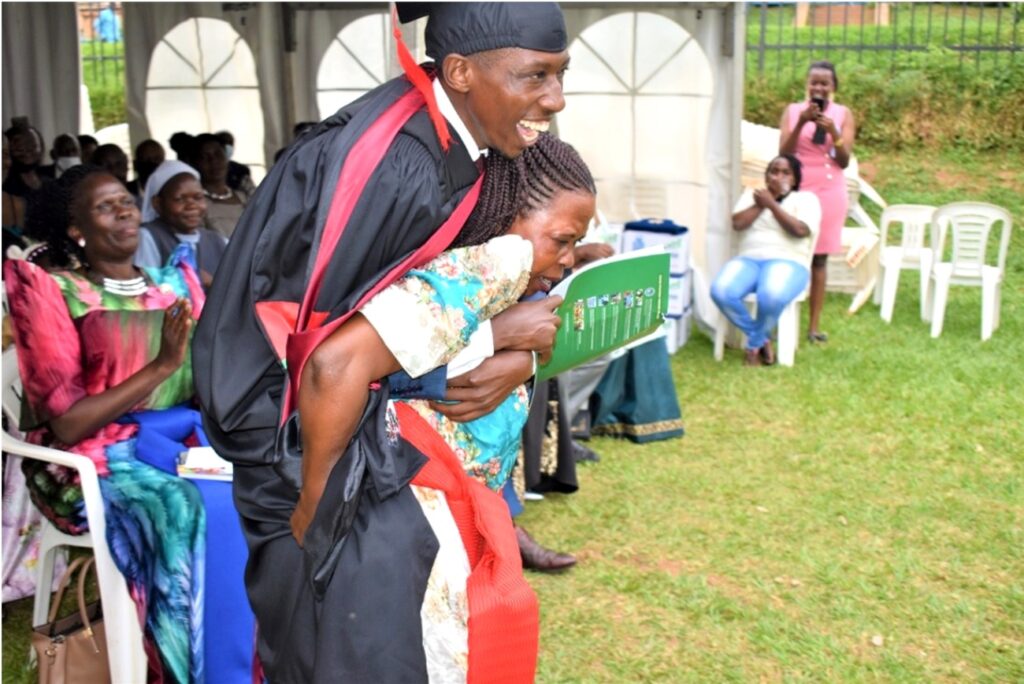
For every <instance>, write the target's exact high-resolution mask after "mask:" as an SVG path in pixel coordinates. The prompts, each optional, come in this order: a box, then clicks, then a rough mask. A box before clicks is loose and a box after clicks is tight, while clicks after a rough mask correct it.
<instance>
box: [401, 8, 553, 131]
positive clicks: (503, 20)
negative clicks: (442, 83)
mask: <svg viewBox="0 0 1024 684" xmlns="http://www.w3.org/2000/svg"><path fill="white" fill-rule="evenodd" d="M391 12H392V14H391V20H392V32H393V34H394V37H395V44H396V47H397V49H398V61H399V63H400V64H401V65H402V70H403V71H404V72H405V74H406V76H407V77H408V78H409V80H410V81H411V82H412V84H413V85H414V86H415V87H416V89H417V90H419V91H420V92H421V93H422V94H423V99H424V100H425V101H426V103H427V110H428V112H429V113H430V118H431V121H433V123H434V129H435V130H436V131H437V136H438V139H439V140H440V142H441V148H442V149H444V150H447V149H448V145H449V142H450V141H451V135H450V133H449V132H448V125H447V124H446V123H445V121H444V117H443V116H442V115H441V112H440V110H439V109H438V107H437V101H436V99H435V98H434V92H433V89H432V88H431V86H430V78H429V77H428V76H427V75H426V74H425V73H424V72H423V69H421V68H420V67H419V65H417V64H416V62H415V60H413V58H412V55H411V54H410V52H409V49H408V48H407V47H406V45H405V41H403V40H402V32H401V31H400V30H399V29H398V22H399V21H400V22H401V23H403V24H404V23H408V22H410V21H414V20H416V19H420V18H421V17H427V30H426V43H427V55H429V56H430V57H431V58H433V59H434V61H436V62H438V63H440V62H443V61H444V58H445V57H447V56H448V55H450V54H451V53H453V52H456V53H459V54H461V55H471V54H473V53H475V52H483V51H485V50H498V49H500V48H510V47H515V48H523V49H525V50H540V51H542V52H561V51H562V50H565V49H566V32H565V17H563V16H562V10H561V9H560V8H559V7H558V5H557V4H556V3H553V2H396V3H394V5H393V6H392V9H391Z"/></svg>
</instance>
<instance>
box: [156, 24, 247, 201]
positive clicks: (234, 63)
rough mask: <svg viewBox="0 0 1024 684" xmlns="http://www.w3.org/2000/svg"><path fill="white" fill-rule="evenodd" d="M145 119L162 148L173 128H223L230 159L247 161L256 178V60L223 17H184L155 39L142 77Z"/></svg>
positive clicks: (204, 130)
mask: <svg viewBox="0 0 1024 684" xmlns="http://www.w3.org/2000/svg"><path fill="white" fill-rule="evenodd" d="M146 120H147V122H148V123H149V131H150V135H152V136H153V138H154V139H156V140H158V141H159V142H160V143H161V144H162V145H164V147H167V140H168V139H169V138H170V137H171V135H173V134H174V133H176V132H178V131H185V132H187V133H192V134H193V135H196V134H199V133H215V132H217V131H220V130H224V129H227V130H229V131H231V133H232V134H233V135H234V137H235V153H234V155H233V156H232V159H233V160H234V161H237V162H239V163H241V164H248V165H249V167H250V168H251V169H252V175H253V180H254V181H255V182H256V183H259V182H260V181H261V180H262V179H263V176H264V175H266V158H265V156H264V152H263V107H262V105H261V104H260V94H259V82H258V80H257V78H256V64H255V62H254V61H253V56H252V51H251V50H250V49H249V46H248V45H246V43H245V41H244V40H243V39H242V37H241V36H240V35H238V33H237V32H236V31H235V29H234V28H232V27H231V25H230V24H229V23H228V22H226V21H222V20H220V19H207V18H198V19H187V20H186V21H183V22H181V23H180V24H178V25H177V26H175V27H174V28H173V29H171V30H170V31H168V32H167V34H166V35H165V36H164V37H163V38H162V39H161V40H160V42H159V43H157V46H156V48H154V50H153V57H152V59H151V60H150V62H149V74H148V75H147V77H146ZM168 156H170V157H171V158H173V152H171V151H170V150H169V149H168Z"/></svg>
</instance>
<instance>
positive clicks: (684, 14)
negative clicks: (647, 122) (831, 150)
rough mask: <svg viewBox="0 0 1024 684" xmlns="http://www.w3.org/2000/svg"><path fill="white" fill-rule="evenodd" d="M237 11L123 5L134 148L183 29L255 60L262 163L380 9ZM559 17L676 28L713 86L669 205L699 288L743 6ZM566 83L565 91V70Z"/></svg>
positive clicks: (714, 266)
mask: <svg viewBox="0 0 1024 684" xmlns="http://www.w3.org/2000/svg"><path fill="white" fill-rule="evenodd" d="M5 6H6V5H5ZM239 6H240V7H243V8H244V9H237V10H225V9H224V5H222V4H220V3H201V2H191V3H175V4H170V3H125V5H124V7H125V34H126V44H125V54H126V57H127V70H126V72H127V73H126V77H127V80H128V93H127V99H128V108H129V124H130V126H131V131H132V142H133V144H137V143H138V142H139V141H141V140H142V139H144V138H146V137H148V136H149V129H148V125H147V123H146V118H145V96H146V77H147V73H148V70H149V61H150V57H151V55H152V52H153V47H154V46H155V45H156V44H157V42H158V41H159V40H160V39H161V38H162V37H163V36H164V34H166V33H167V32H168V31H169V30H171V29H172V28H173V27H174V26H175V25H177V24H178V23H180V22H182V21H184V20H185V19H188V18H190V17H210V18H216V19H223V20H225V21H227V22H229V23H230V24H231V25H232V26H233V27H234V29H235V30H236V31H237V32H238V34H239V35H241V36H242V38H244V39H245V41H246V43H247V44H248V46H249V48H250V49H251V50H252V52H253V54H254V55H255V58H256V73H257V78H258V80H259V88H260V101H261V104H262V107H263V113H262V115H263V117H264V131H265V140H264V148H265V152H266V158H267V161H268V163H269V162H270V161H271V160H272V158H273V154H274V152H275V151H276V150H278V149H280V148H281V147H283V146H285V145H286V144H287V143H288V142H290V141H291V139H292V132H291V127H292V125H293V124H294V123H295V122H297V121H302V120H312V119H319V118H321V117H320V115H319V114H320V113H319V111H318V106H317V75H318V72H319V69H320V66H321V60H322V58H323V56H324V54H325V52H326V51H327V48H328V47H329V46H330V44H331V41H333V40H334V38H335V36H337V34H338V33H339V32H340V31H341V30H342V29H343V28H344V27H345V26H347V25H348V24H349V23H351V22H352V21H354V20H356V19H358V18H360V17H363V16H365V15H367V14H373V13H380V12H382V11H387V5H386V4H384V3H346V4H339V5H336V6H333V7H330V8H329V9H328V8H326V7H325V6H324V5H316V6H314V7H316V8H310V9H306V7H303V6H301V5H300V6H298V7H294V8H291V9H287V8H286V7H285V6H284V5H283V4H282V3H252V4H248V5H245V4H240V5H239ZM328 7H329V6H328ZM562 9H563V11H564V13H565V18H566V27H567V30H568V34H569V40H570V42H571V41H572V40H574V39H575V38H577V37H578V36H579V35H580V34H581V33H582V32H583V31H584V30H586V28H587V27H589V26H591V25H593V24H594V23H595V22H597V21H600V20H602V19H605V18H607V17H609V16H612V15H614V14H618V13H621V12H651V13H655V14H659V15H661V16H663V17H666V18H668V19H671V20H672V21H674V22H675V23H677V24H679V25H680V26H681V27H683V29H685V31H686V32H687V33H689V34H690V36H691V37H692V38H693V39H694V40H695V41H696V42H697V44H698V45H699V47H700V49H701V51H702V52H703V54H704V57H705V58H706V60H707V63H708V66H709V68H710V70H711V74H712V83H713V87H712V90H711V94H710V100H709V101H705V102H704V104H703V105H702V106H704V107H706V108H707V113H706V114H705V115H702V116H704V117H705V118H706V121H707V130H696V131H693V132H692V134H691V135H692V136H693V138H694V142H693V144H692V145H690V146H688V147H687V149H688V150H689V153H688V154H687V155H686V156H687V157H689V158H687V159H685V160H681V163H684V162H685V163H686V164H687V166H688V168H690V172H688V173H690V176H692V177H693V178H695V179H696V180H691V181H687V182H686V183H687V185H688V186H689V187H688V189H687V191H686V193H689V194H686V193H682V192H680V193H677V199H676V201H675V202H674V203H673V202H670V203H669V206H670V208H672V207H679V206H682V207H683V209H682V210H676V213H677V214H678V213H685V214H686V215H685V216H678V218H680V219H681V220H683V221H684V222H685V223H688V224H689V225H690V227H691V229H692V239H693V243H694V244H693V248H694V254H695V258H694V262H695V263H694V266H695V267H696V270H697V274H696V276H697V277H696V282H697V283H698V284H704V283H707V282H708V281H709V280H710V278H711V277H713V276H714V274H716V273H717V272H718V270H719V269H720V268H721V266H722V265H723V264H724V263H725V261H727V260H728V258H729V256H730V254H731V250H732V240H731V232H732V230H731V223H732V222H731V211H732V206H733V203H734V202H735V200H736V198H737V197H738V195H739V190H740V185H739V178H740V168H741V157H740V121H741V119H742V112H743V68H744V64H743V62H744V60H743V55H744V51H745V45H744V35H745V32H744V22H745V14H744V12H745V9H744V5H743V4H733V3H723V2H709V3H624V2H618V3H594V2H583V3H564V4H563V5H562ZM286 12H291V15H290V16H291V19H292V22H293V25H294V29H295V37H296V41H295V46H294V51H292V52H286V51H285V45H284V40H285V38H284V28H283V27H284V26H285V21H284V19H285V13H286ZM422 28H423V22H422V21H421V22H417V23H416V24H414V25H410V26H407V27H403V32H404V34H405V36H406V42H407V43H408V44H409V46H410V49H412V50H413V51H414V54H416V53H417V52H421V50H417V44H418V43H419V42H420V41H418V40H417V38H418V37H419V36H421V35H422ZM5 30H6V29H5ZM567 78H568V79H569V80H570V83H571V79H572V78H573V72H572V70H571V68H570V71H569V74H568V76H567ZM253 115H258V113H251V112H239V116H253ZM667 125H671V122H668V124H667ZM567 137H569V139H570V141H571V142H574V141H572V139H571V137H570V136H567ZM575 142H579V141H575ZM695 168H696V171H695V170H694V169H695ZM690 176H688V177H690ZM695 191H701V192H700V196H699V197H697V198H694V195H693V194H692V193H693V192H695ZM691 205H692V206H691ZM695 295H696V296H695V300H696V309H697V316H698V318H699V319H704V320H708V319H709V317H710V312H711V310H712V306H713V305H711V303H710V298H709V297H708V296H707V286H706V285H699V286H698V287H697V288H696V292H695Z"/></svg>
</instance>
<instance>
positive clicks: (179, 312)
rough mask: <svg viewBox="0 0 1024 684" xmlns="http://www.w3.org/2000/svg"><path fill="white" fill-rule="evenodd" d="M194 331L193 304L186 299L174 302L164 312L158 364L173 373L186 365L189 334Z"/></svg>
mask: <svg viewBox="0 0 1024 684" xmlns="http://www.w3.org/2000/svg"><path fill="white" fill-rule="evenodd" d="M191 330H192V302H190V301H189V300H188V299H186V298H185V297H179V298H178V299H176V300H174V303H173V304H171V305H170V306H169V307H167V309H165V310H164V324H163V328H162V329H161V331H160V351H159V352H158V353H157V355H156V359H155V361H156V363H157V364H158V365H159V366H160V367H161V368H163V369H164V370H166V371H168V373H173V372H174V371H176V370H178V368H180V367H181V364H183V363H185V354H186V353H188V340H189V332H190V331H191Z"/></svg>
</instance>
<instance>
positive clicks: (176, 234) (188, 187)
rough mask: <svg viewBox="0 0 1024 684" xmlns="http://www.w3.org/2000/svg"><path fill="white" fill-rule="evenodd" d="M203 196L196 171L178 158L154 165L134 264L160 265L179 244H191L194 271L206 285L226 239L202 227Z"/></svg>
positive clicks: (205, 285)
mask: <svg viewBox="0 0 1024 684" xmlns="http://www.w3.org/2000/svg"><path fill="white" fill-rule="evenodd" d="M205 218H206V197H205V196H204V195H203V186H202V185H200V183H199V172H198V171H196V170H195V169H194V168H192V167H191V166H189V165H188V164H186V163H185V162H182V161H178V160H177V159H169V160H167V161H165V162H163V163H162V164H160V166H158V167H157V168H156V171H154V172H153V175H151V176H150V177H149V180H148V181H147V182H146V191H145V193H144V195H143V200H142V221H143V223H142V229H141V235H140V236H139V249H138V251H137V252H136V253H135V264H136V265H137V266H162V265H164V263H166V261H167V259H168V257H170V255H171V253H172V252H173V251H174V248H175V247H177V246H178V244H179V243H186V244H189V245H191V246H192V252H193V256H194V261H195V266H196V270H197V272H198V273H199V277H200V280H202V283H203V287H204V288H209V287H210V284H211V283H212V282H213V274H214V273H215V272H216V271H217V266H218V265H219V264H220V260H221V257H222V256H223V255H224V250H225V248H226V247H227V243H228V242H227V239H225V238H224V237H223V236H221V235H220V234H219V233H217V232H215V231H212V230H209V229H208V228H206V227H204V225H203V224H204V221H205Z"/></svg>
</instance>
